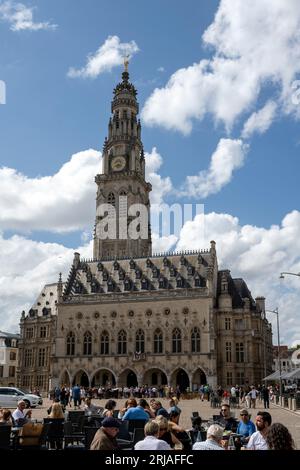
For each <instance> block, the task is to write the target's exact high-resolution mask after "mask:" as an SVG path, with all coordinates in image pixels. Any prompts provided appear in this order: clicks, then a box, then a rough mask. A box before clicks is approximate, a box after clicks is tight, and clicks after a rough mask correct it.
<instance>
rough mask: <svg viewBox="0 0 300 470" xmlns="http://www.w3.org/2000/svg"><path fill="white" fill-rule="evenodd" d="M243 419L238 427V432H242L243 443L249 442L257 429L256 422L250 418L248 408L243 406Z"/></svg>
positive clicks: (241, 415) (241, 412) (241, 414)
mask: <svg viewBox="0 0 300 470" xmlns="http://www.w3.org/2000/svg"><path fill="white" fill-rule="evenodd" d="M240 417H241V420H240V422H239V424H238V427H237V434H241V435H242V436H243V437H242V438H241V443H242V444H247V443H248V442H249V439H250V436H251V435H252V434H253V433H254V432H255V431H256V429H255V424H254V423H253V421H251V420H250V415H249V413H248V410H247V409H246V408H243V409H242V410H241V411H240Z"/></svg>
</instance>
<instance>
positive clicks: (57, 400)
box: [47, 398, 60, 415]
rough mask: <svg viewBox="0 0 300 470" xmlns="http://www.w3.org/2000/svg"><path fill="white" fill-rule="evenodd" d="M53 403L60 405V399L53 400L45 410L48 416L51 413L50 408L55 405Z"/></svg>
mask: <svg viewBox="0 0 300 470" xmlns="http://www.w3.org/2000/svg"><path fill="white" fill-rule="evenodd" d="M55 403H60V399H59V398H54V399H53V400H52V404H51V405H50V406H49V408H48V409H47V413H48V415H49V414H50V413H51V411H52V406H53V405H54V404H55Z"/></svg>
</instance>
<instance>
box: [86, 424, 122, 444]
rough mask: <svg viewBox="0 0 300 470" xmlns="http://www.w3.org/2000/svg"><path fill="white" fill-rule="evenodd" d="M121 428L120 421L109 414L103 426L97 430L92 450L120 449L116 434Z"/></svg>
mask: <svg viewBox="0 0 300 470" xmlns="http://www.w3.org/2000/svg"><path fill="white" fill-rule="evenodd" d="M119 429H120V422H119V421H118V420H117V419H115V418H113V417H111V416H109V417H107V418H104V420H103V421H102V426H101V428H100V429H98V431H97V432H96V434H95V436H94V439H93V441H92V444H91V447H90V450H116V449H118V448H119V447H118V444H117V439H116V436H117V434H118V432H119Z"/></svg>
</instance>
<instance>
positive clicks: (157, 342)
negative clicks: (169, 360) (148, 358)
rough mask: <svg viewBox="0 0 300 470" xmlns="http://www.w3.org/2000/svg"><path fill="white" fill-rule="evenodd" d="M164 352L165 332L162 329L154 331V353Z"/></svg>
mask: <svg viewBox="0 0 300 470" xmlns="http://www.w3.org/2000/svg"><path fill="white" fill-rule="evenodd" d="M162 352H163V334H162V331H161V330H160V329H157V330H155V332H154V354H161V353H162Z"/></svg>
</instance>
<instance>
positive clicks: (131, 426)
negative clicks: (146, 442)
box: [128, 419, 147, 432]
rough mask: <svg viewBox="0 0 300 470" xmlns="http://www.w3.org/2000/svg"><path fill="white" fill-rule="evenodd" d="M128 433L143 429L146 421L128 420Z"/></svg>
mask: <svg viewBox="0 0 300 470" xmlns="http://www.w3.org/2000/svg"><path fill="white" fill-rule="evenodd" d="M128 423H129V425H128V431H129V432H134V430H135V429H136V428H143V429H144V427H145V424H146V423H147V420H144V419H129V420H128Z"/></svg>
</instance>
